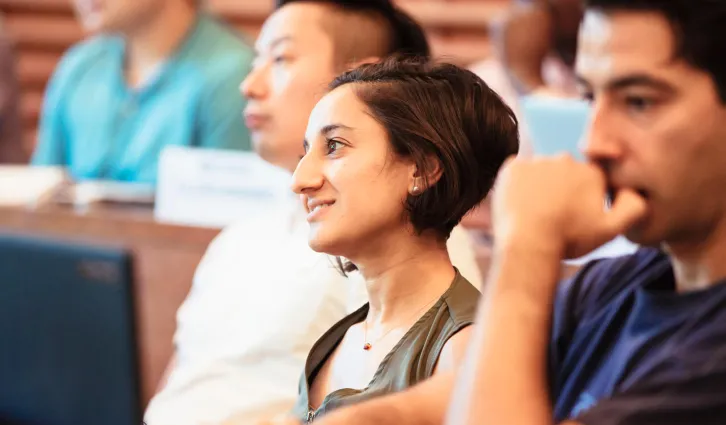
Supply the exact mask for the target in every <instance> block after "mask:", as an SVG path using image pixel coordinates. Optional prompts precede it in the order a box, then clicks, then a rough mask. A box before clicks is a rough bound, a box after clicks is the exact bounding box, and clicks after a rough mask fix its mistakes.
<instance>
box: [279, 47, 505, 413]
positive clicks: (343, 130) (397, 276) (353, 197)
mask: <svg viewBox="0 0 726 425" xmlns="http://www.w3.org/2000/svg"><path fill="white" fill-rule="evenodd" d="M518 146H519V142H518V129H517V120H516V118H515V117H514V115H513V113H512V111H511V110H510V109H509V107H507V105H506V104H504V102H503V101H502V100H501V99H500V98H499V96H497V95H496V94H495V93H494V92H493V91H492V90H491V89H490V88H489V87H488V86H487V85H486V84H485V83H484V82H483V81H482V80H481V79H480V78H478V77H477V76H476V75H474V74H473V73H471V72H469V71H466V70H463V69H460V68H458V67H456V66H453V65H447V64H442V65H433V64H430V63H428V62H427V61H423V60H417V59H391V60H388V61H386V62H383V63H379V64H372V65H364V66H362V67H359V68H357V69H355V70H353V71H350V72H348V73H345V74H343V75H341V76H339V77H338V78H337V79H336V80H335V81H334V82H333V83H332V84H331V86H330V92H329V93H328V94H327V95H325V96H324V97H323V98H322V99H321V100H320V102H318V104H317V105H316V106H315V108H314V109H313V112H312V114H311V115H310V119H309V122H308V128H307V132H306V137H305V142H304V147H305V155H304V157H303V158H302V160H301V161H300V163H299V164H298V167H297V170H296V171H295V175H294V183H293V186H294V190H295V191H296V192H297V193H298V194H300V195H301V198H302V202H303V204H304V207H305V208H306V210H307V212H308V217H307V219H308V222H309V223H310V234H309V244H310V246H311V247H312V248H313V249H314V250H316V251H319V252H325V253H328V254H331V255H335V256H339V257H344V258H346V259H348V260H349V261H350V263H349V265H348V267H346V271H352V270H355V269H357V270H359V271H360V273H361V274H362V275H363V277H364V279H365V280H366V284H367V290H368V297H369V303H368V304H366V305H365V306H363V307H362V308H361V309H360V310H358V311H356V312H355V313H353V314H351V315H350V316H348V317H346V318H345V319H343V320H342V321H341V322H339V323H338V324H337V325H335V326H334V327H333V328H332V329H331V330H330V331H328V332H327V333H326V334H325V335H324V336H323V337H322V338H321V339H320V340H319V341H318V343H317V344H316V345H315V346H314V347H313V349H312V351H311V353H310V355H309V357H308V363H307V366H306V368H305V373H304V375H303V378H302V382H301V386H300V388H301V395H300V399H299V402H298V405H297V407H296V410H295V414H296V416H297V417H298V418H301V419H305V420H308V421H311V420H312V419H314V418H315V417H317V416H318V415H321V414H324V413H326V412H328V411H330V410H332V409H334V408H337V407H340V406H343V405H348V404H352V403H358V402H361V401H363V400H367V399H370V398H373V397H376V396H380V395H383V394H386V393H390V392H395V391H401V390H403V389H405V388H408V387H409V386H412V385H415V384H416V383H418V382H420V381H422V380H425V379H428V378H429V377H431V376H433V375H434V374H435V373H438V372H441V371H450V370H452V369H453V368H454V367H456V365H457V364H458V363H459V359H460V358H461V355H462V352H463V347H464V345H465V344H466V342H467V339H468V329H467V327H468V326H469V325H470V324H471V323H472V322H473V318H474V311H475V308H476V302H477V298H478V295H479V294H478V292H477V290H476V289H475V288H474V287H473V286H472V285H471V284H469V282H467V281H466V280H465V279H464V278H463V277H462V276H461V275H460V274H459V273H458V271H457V270H456V269H455V268H454V267H453V266H452V264H451V261H450V259H449V256H448V252H447V250H446V240H447V238H448V237H449V234H450V233H451V230H452V229H453V228H454V227H455V226H456V225H457V224H458V222H459V221H460V220H461V218H462V217H463V216H464V214H466V213H467V212H468V211H469V210H470V209H471V208H473V207H474V206H475V205H477V204H479V203H480V202H481V201H482V199H483V198H484V197H486V195H487V193H488V192H489V190H490V189H491V187H492V184H493V182H494V179H495V177H496V174H497V171H498V170H499V167H500V166H501V165H502V163H503V162H504V160H505V159H506V158H507V157H508V156H510V155H514V154H516V153H517V150H518Z"/></svg>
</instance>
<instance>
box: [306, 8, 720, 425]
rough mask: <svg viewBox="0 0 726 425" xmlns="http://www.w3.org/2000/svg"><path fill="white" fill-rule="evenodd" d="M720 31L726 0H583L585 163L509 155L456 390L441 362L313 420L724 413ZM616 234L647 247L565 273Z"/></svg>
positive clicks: (657, 418) (544, 422) (664, 419)
mask: <svg viewBox="0 0 726 425" xmlns="http://www.w3.org/2000/svg"><path fill="white" fill-rule="evenodd" d="M724 28H726V2H724V1H721V0H590V1H589V2H588V4H587V6H586V10H585V16H584V20H583V23H582V26H581V29H580V34H579V40H578V55H577V59H576V67H575V68H576V73H577V76H578V80H579V85H580V89H581V91H582V94H583V96H584V97H585V98H587V99H591V101H592V106H593V116H592V121H591V128H590V134H589V137H588V140H587V145H586V147H585V153H586V156H587V158H588V161H587V162H584V163H583V162H576V161H575V160H573V159H571V158H569V157H559V158H548V159H543V158H539V159H515V160H513V161H511V162H509V163H508V164H507V165H506V166H505V167H504V169H503V171H502V173H501V175H500V177H499V181H498V187H497V189H496V190H495V191H494V200H493V214H494V235H495V240H496V245H495V252H494V260H493V265H492V269H491V271H490V276H489V279H488V282H487V288H486V293H485V296H484V297H483V304H482V306H481V309H480V313H479V317H478V323H477V329H476V331H475V335H474V336H473V338H472V343H471V347H470V351H469V353H468V361H467V362H466V364H465V367H464V368H463V369H462V372H461V374H460V376H459V379H458V382H456V387H455V391H454V394H453V397H452V398H450V397H449V393H450V392H451V389H452V388H453V387H454V385H455V380H454V378H453V377H451V376H448V377H447V376H441V377H438V378H436V379H432V380H430V381H428V382H427V383H425V384H422V385H420V386H418V387H416V388H413V389H411V390H410V391H407V392H404V393H400V394H398V395H395V396H390V397H387V398H381V399H378V400H375V401H371V402H369V403H363V404H360V405H358V406H354V407H351V408H349V409H341V410H340V411H339V412H337V413H332V414H331V415H330V416H328V417H327V418H323V420H321V421H320V423H319V424H320V425H324V424H325V425H330V424H338V423H339V424H349V425H350V424H364V423H370V424H376V425H381V424H397V425H400V424H429V423H431V424H434V423H442V422H444V421H446V423H448V424H457V425H458V424H472V425H473V424H477V425H486V424H495V425H551V424H566V425H716V424H719V425H723V424H726V192H725V191H726V61H725V60H724V59H723V46H725V45H726V31H725V30H724ZM607 198H609V199H611V200H612V203H611V207H610V208H608V209H605V208H603V204H604V200H605V199H607ZM621 233H624V234H625V235H626V236H627V237H628V238H629V239H630V240H632V241H634V242H636V243H638V244H640V245H641V246H646V247H650V248H643V249H641V250H640V251H638V252H636V253H635V254H633V255H631V256H627V257H622V258H617V259H609V260H601V261H599V262H596V263H592V264H590V265H588V266H586V267H585V268H584V269H583V270H582V271H581V272H580V273H579V274H578V275H577V276H575V277H574V278H573V279H572V280H570V281H567V282H564V283H562V284H558V279H559V272H560V262H561V260H562V259H564V258H572V257H576V256H579V255H582V254H584V253H586V252H588V251H589V250H591V249H593V248H595V247H597V246H599V245H600V244H602V243H604V242H605V241H608V240H610V239H612V238H613V237H615V236H616V235H618V234H621ZM449 400H451V404H450V405H449V403H448V402H449ZM447 406H448V411H449V414H448V417H446V418H445V415H444V412H445V410H446V409H447Z"/></svg>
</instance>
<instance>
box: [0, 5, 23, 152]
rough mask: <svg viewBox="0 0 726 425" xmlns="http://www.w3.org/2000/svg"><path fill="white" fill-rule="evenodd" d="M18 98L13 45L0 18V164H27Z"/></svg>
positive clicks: (0, 17)
mask: <svg viewBox="0 0 726 425" xmlns="http://www.w3.org/2000/svg"><path fill="white" fill-rule="evenodd" d="M19 96H20V89H19V87H18V79H17V75H16V72H15V54H14V52H13V45H12V43H11V41H10V40H9V39H8V37H7V35H6V34H5V28H4V25H3V22H2V16H0V164H8V163H10V164H22V163H26V162H28V155H27V154H26V152H25V150H24V149H23V136H22V131H21V130H22V126H21V121H20V111H19V104H18V101H19Z"/></svg>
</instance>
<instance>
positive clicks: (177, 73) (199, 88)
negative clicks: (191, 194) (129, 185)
mask: <svg viewBox="0 0 726 425" xmlns="http://www.w3.org/2000/svg"><path fill="white" fill-rule="evenodd" d="M74 3H75V6H76V10H77V14H78V18H79V19H80V21H81V23H82V25H83V27H84V29H85V30H87V31H89V32H91V33H97V34H98V35H95V36H93V37H91V38H90V39H89V40H86V41H84V42H82V43H80V44H78V45H76V46H74V47H73V48H72V49H71V50H70V51H69V52H68V53H67V54H66V55H65V56H64V58H63V59H62V61H61V63H60V64H59V65H58V68H57V69H56V71H55V73H54V75H53V77H52V79H51V81H50V83H49V86H48V89H47V92H46V96H45V100H44V105H43V111H42V116H41V123H40V129H39V137H38V139H39V140H38V146H37V148H36V151H35V153H34V155H33V159H32V162H33V164H36V165H65V166H67V167H68V168H69V170H70V174H71V176H72V177H74V178H77V179H111V180H121V181H137V182H146V183H153V182H155V180H156V172H157V163H158V157H159V153H160V151H161V149H162V148H163V147H164V146H165V145H182V146H200V147H210V148H211V147H214V148H223V149H243V150H246V149H248V148H249V134H248V131H247V129H246V128H245V126H244V123H243V122H242V120H241V118H240V117H241V114H242V110H243V109H244V101H243V100H242V99H241V98H240V97H239V96H238V94H237V91H236V87H237V86H238V85H239V83H240V82H241V81H242V80H243V79H244V77H245V76H246V75H247V73H248V71H249V68H250V65H251V61H252V56H253V53H252V49H251V47H249V46H248V45H247V44H246V43H245V42H244V41H243V40H242V39H241V38H240V36H238V35H237V34H236V33H234V32H233V31H232V30H230V29H228V28H227V27H226V26H225V25H223V24H222V23H220V22H219V21H217V20H216V19H215V18H212V17H211V16H209V15H208V14H206V13H205V12H204V11H203V10H202V5H201V2H199V1H198V0H134V1H126V0H75V2H74Z"/></svg>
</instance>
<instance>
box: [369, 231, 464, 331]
mask: <svg viewBox="0 0 726 425" xmlns="http://www.w3.org/2000/svg"><path fill="white" fill-rule="evenodd" d="M406 239H408V241H402V243H395V244H393V243H389V244H387V246H389V247H391V248H390V249H388V250H385V251H382V252H379V254H378V255H376V256H375V257H373V258H369V259H366V260H365V261H362V260H358V261H356V262H355V264H356V266H357V267H358V270H360V272H361V274H362V275H363V277H364V278H365V281H366V289H367V292H368V300H369V304H370V308H369V313H368V315H369V323H371V324H373V323H391V324H396V322H398V321H406V320H407V317H408V316H411V315H415V314H416V313H417V311H421V310H422V309H423V308H424V307H426V306H427V305H428V306H430V305H433V303H434V302H435V301H436V300H437V299H438V298H439V297H440V296H441V294H443V293H444V292H445V291H446V290H447V289H448V288H449V286H450V285H451V282H452V281H453V279H454V276H455V275H456V272H455V270H454V267H453V266H452V264H451V260H450V259H449V253H448V251H447V249H446V243H445V242H443V241H440V240H436V239H433V240H429V239H427V238H424V237H420V238H419V237H416V238H410V237H409V238H406Z"/></svg>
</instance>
